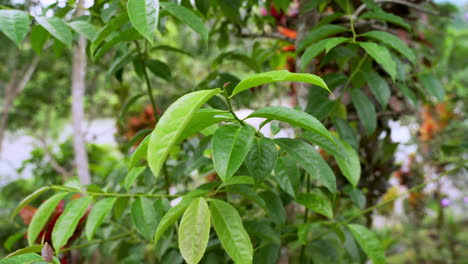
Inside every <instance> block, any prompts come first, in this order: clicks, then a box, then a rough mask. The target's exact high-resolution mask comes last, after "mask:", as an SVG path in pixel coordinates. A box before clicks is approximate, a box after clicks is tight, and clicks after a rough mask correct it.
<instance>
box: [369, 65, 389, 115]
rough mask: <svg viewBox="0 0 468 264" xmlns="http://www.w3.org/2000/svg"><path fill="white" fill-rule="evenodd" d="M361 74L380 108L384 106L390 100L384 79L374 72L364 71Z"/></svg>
mask: <svg viewBox="0 0 468 264" xmlns="http://www.w3.org/2000/svg"><path fill="white" fill-rule="evenodd" d="M363 74H364V78H365V79H366V81H367V84H368V85H369V88H370V89H371V91H372V93H373V94H374V96H375V98H377V101H378V102H379V104H380V105H381V106H382V108H386V107H387V104H388V101H389V100H390V95H391V91H390V87H389V86H388V84H387V82H386V81H385V79H383V78H382V77H380V75H378V74H377V73H376V72H365V73H363Z"/></svg>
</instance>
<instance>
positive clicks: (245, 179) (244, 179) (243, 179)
mask: <svg viewBox="0 0 468 264" xmlns="http://www.w3.org/2000/svg"><path fill="white" fill-rule="evenodd" d="M254 183H255V180H254V178H252V177H250V176H234V177H231V178H230V179H229V180H228V181H225V182H223V183H222V184H221V185H219V187H218V189H221V188H223V187H227V186H230V185H236V184H251V185H252V184H254Z"/></svg>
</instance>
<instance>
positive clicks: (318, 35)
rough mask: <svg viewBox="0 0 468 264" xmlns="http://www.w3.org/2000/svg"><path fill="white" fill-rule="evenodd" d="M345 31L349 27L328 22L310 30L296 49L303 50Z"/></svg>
mask: <svg viewBox="0 0 468 264" xmlns="http://www.w3.org/2000/svg"><path fill="white" fill-rule="evenodd" d="M345 31H348V29H347V28H345V27H342V26H338V25H332V24H326V25H323V26H319V27H316V28H313V29H312V30H311V31H309V33H307V35H305V37H304V38H303V39H302V41H301V42H299V45H298V47H297V49H296V50H297V51H298V52H301V51H303V50H304V49H305V48H307V47H308V46H309V45H311V44H312V43H315V42H317V41H319V40H321V39H323V38H326V37H329V36H331V35H335V34H338V33H341V32H345Z"/></svg>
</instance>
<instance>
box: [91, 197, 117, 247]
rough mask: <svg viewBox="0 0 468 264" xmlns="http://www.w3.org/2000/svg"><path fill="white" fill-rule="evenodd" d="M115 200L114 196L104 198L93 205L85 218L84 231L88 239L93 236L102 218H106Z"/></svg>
mask: <svg viewBox="0 0 468 264" xmlns="http://www.w3.org/2000/svg"><path fill="white" fill-rule="evenodd" d="M116 200H117V198H115V197H108V198H104V199H102V200H100V201H99V202H97V203H96V204H95V205H94V206H93V209H91V212H90V213H89V216H88V219H87V220H86V227H85V231H86V232H85V233H86V238H87V239H88V240H91V239H92V238H93V235H94V233H95V232H96V230H97V229H98V228H99V226H101V224H102V222H103V221H104V218H106V216H107V214H108V213H109V212H110V210H112V207H113V206H114V203H115V201H116Z"/></svg>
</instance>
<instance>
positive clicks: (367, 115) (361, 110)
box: [351, 89, 377, 135]
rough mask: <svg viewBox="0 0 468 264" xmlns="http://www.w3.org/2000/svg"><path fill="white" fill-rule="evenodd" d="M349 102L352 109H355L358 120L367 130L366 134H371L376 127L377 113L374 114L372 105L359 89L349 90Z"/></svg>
mask: <svg viewBox="0 0 468 264" xmlns="http://www.w3.org/2000/svg"><path fill="white" fill-rule="evenodd" d="M351 101H352V102H353V105H354V108H356V111H357V114H358V116H359V120H360V121H361V123H362V125H363V126H364V128H365V129H366V130H367V134H369V135H370V134H372V133H373V132H374V131H375V128H376V127H377V113H376V112H375V107H374V105H373V104H372V102H371V101H370V100H369V98H367V96H366V95H365V94H364V93H363V92H362V91H361V90H359V89H353V90H351Z"/></svg>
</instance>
